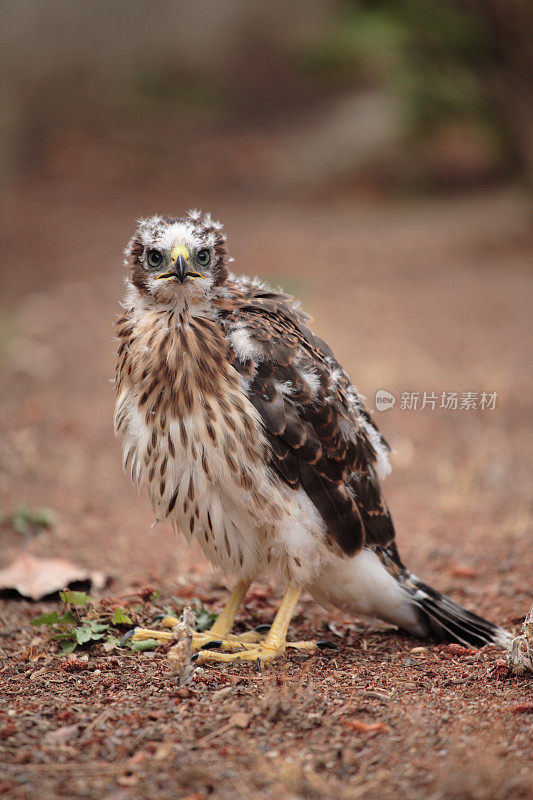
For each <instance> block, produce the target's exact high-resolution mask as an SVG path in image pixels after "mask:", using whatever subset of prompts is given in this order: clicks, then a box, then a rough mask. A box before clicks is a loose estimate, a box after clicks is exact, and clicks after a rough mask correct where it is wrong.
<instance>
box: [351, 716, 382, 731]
mask: <svg viewBox="0 0 533 800" xmlns="http://www.w3.org/2000/svg"><path fill="white" fill-rule="evenodd" d="M346 727H347V728H350V730H352V731H358V732H359V733H372V732H373V731H379V732H381V731H386V730H387V726H386V725H385V723H384V722H362V721H361V720H358V719H352V720H350V721H349V722H347V723H346Z"/></svg>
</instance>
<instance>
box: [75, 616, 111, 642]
mask: <svg viewBox="0 0 533 800" xmlns="http://www.w3.org/2000/svg"><path fill="white" fill-rule="evenodd" d="M108 628H109V625H107V623H102V622H98V621H97V620H93V619H90V620H86V621H85V622H84V624H83V625H81V626H79V627H77V628H74V636H75V637H76V641H77V642H78V644H87V642H97V641H98V640H99V639H103V638H104V636H105V632H106V631H107V630H108Z"/></svg>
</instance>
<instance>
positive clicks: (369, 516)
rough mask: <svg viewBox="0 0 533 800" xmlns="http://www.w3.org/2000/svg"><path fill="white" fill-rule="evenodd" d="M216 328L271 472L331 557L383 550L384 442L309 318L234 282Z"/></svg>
mask: <svg viewBox="0 0 533 800" xmlns="http://www.w3.org/2000/svg"><path fill="white" fill-rule="evenodd" d="M226 290H227V292H226V295H225V297H224V298H223V299H221V301H220V310H221V317H222V322H223V324H224V326H225V328H226V333H227V337H228V340H229V342H230V344H231V347H232V359H233V366H234V367H235V369H236V370H237V371H238V372H239V373H240V374H241V376H242V377H243V379H244V382H245V385H246V386H247V393H248V398H249V400H250V402H251V403H252V404H253V405H254V407H255V408H256V410H257V411H258V413H259V415H260V417H261V419H262V422H263V425H264V429H265V432H266V436H267V438H268V440H269V442H270V446H271V453H270V459H271V467H272V469H273V470H275V472H276V473H277V475H278V476H279V477H280V478H281V479H282V480H283V481H284V482H285V483H286V484H287V485H288V486H290V487H291V488H293V489H295V490H296V489H298V488H300V487H302V488H303V489H304V490H305V492H306V493H307V494H308V496H309V497H310V499H311V500H312V502H313V503H314V505H315V506H316V508H317V509H318V511H319V513H320V515H321V516H322V518H323V520H324V522H325V524H326V526H327V529H328V532H329V533H330V534H331V536H333V537H334V539H335V540H336V542H337V544H338V545H339V547H340V548H341V550H342V551H343V552H344V553H346V554H348V555H354V554H355V553H357V552H358V551H359V550H360V549H361V548H362V547H363V546H364V545H366V546H372V545H374V546H377V547H380V548H381V547H386V546H387V545H389V544H390V543H391V542H392V541H393V539H394V527H393V524H392V520H391V518H390V515H389V512H388V509H387V506H386V505H385V502H384V500H383V498H382V496H381V490H380V487H379V481H378V472H379V468H380V467H382V468H383V470H382V471H384V472H385V473H386V472H387V471H388V460H387V457H386V452H387V451H388V449H389V448H388V445H387V443H386V442H385V440H384V439H383V437H382V436H381V435H380V434H379V432H378V430H377V428H376V427H375V425H374V424H373V422H372V420H371V417H370V414H369V412H368V410H367V408H366V407H365V405H364V403H363V400H362V399H361V397H360V396H359V395H358V393H357V392H356V390H355V389H354V387H353V386H352V385H351V384H350V381H349V379H348V376H347V375H346V373H345V372H344V370H343V369H342V367H341V366H340V365H339V363H338V362H337V360H336V359H335V356H334V355H333V353H332V351H331V350H330V348H329V347H328V346H327V344H326V343H325V342H324V341H322V339H320V338H319V337H317V336H315V335H314V334H313V333H312V332H311V331H310V330H309V328H308V327H307V324H306V323H307V320H308V319H309V317H308V316H307V315H306V314H304V313H303V312H302V311H300V310H299V309H298V308H297V307H296V306H295V305H294V304H293V301H292V298H291V297H290V296H288V295H284V294H280V293H276V292H273V291H271V290H269V289H268V288H266V287H263V286H261V285H259V284H257V283H252V282H250V283H247V282H245V281H244V280H242V281H234V282H232V283H230V284H229V285H228V284H226Z"/></svg>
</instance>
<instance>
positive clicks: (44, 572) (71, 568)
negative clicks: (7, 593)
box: [0, 553, 106, 600]
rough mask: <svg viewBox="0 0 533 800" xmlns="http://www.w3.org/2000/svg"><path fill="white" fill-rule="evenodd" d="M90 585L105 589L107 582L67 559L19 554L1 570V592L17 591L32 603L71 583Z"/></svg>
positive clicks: (102, 576) (97, 574) (98, 573)
mask: <svg viewBox="0 0 533 800" xmlns="http://www.w3.org/2000/svg"><path fill="white" fill-rule="evenodd" d="M87 581H88V582H89V583H90V584H91V585H92V587H93V588H94V589H103V587H104V586H105V583H106V578H105V576H104V575H103V573H101V572H98V571H96V570H95V571H89V570H86V569H84V568H83V567H78V566H76V564H73V563H72V561H67V560H66V559H64V558H39V557H38V556H33V555H31V554H30V553H19V555H18V556H17V557H16V558H15V559H14V560H13V561H12V562H11V564H9V566H7V567H6V568H5V569H2V570H0V591H2V590H7V589H11V590H15V591H17V592H18V593H19V594H20V595H22V596H23V597H29V598H31V599H32V600H40V599H41V598H42V597H46V595H48V594H53V593H54V592H58V591H60V590H61V589H65V587H67V586H69V584H71V583H77V582H87Z"/></svg>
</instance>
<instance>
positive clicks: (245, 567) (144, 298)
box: [115, 211, 509, 663]
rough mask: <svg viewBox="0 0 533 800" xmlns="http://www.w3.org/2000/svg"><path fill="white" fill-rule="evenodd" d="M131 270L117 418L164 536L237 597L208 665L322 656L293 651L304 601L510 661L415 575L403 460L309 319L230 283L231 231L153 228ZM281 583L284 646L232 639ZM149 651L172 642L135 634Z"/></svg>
mask: <svg viewBox="0 0 533 800" xmlns="http://www.w3.org/2000/svg"><path fill="white" fill-rule="evenodd" d="M125 254H126V258H125V264H126V266H127V268H128V272H129V275H128V278H127V294H126V299H125V302H124V304H123V307H124V313H123V314H122V316H121V317H120V318H119V320H118V322H117V334H118V341H119V348H118V356H117V367H116V408H115V428H116V431H117V432H118V433H119V434H121V436H122V438H123V463H124V467H125V469H127V470H128V471H129V472H130V474H131V477H132V480H133V482H134V483H135V484H136V485H138V486H139V487H141V486H142V487H145V488H146V489H147V491H148V495H149V497H150V500H151V504H152V508H153V510H154V513H155V516H156V519H157V520H163V519H169V520H170V522H171V523H172V525H173V526H174V527H175V529H176V530H178V531H179V532H181V533H182V534H184V536H185V537H186V538H188V539H189V540H193V539H194V540H196V541H197V542H198V543H199V544H200V546H201V548H202V550H203V552H204V553H205V555H206V556H207V558H208V559H210V561H211V562H212V563H213V564H214V565H215V566H217V567H219V568H220V569H222V570H223V571H224V572H225V573H229V574H232V575H234V576H235V580H236V584H235V588H234V589H233V592H232V594H231V596H230V598H229V601H228V604H227V605H226V607H225V609H224V610H223V612H222V613H221V614H220V615H219V617H218V619H217V620H216V622H215V624H214V625H213V627H212V629H211V630H210V631H208V632H206V633H194V634H193V647H194V648H195V649H196V650H200V651H201V652H200V653H199V660H200V661H207V660H212V661H223V662H229V661H233V660H235V659H237V658H240V659H242V660H253V661H255V660H257V659H258V660H259V663H265V662H268V661H271V660H272V659H274V658H276V657H277V656H278V655H280V654H282V653H283V652H284V650H285V648H286V647H287V646H292V647H297V648H300V649H302V650H306V651H313V650H314V648H315V647H316V642H312V641H310V642H287V640H286V635H287V630H288V626H289V623H290V619H291V616H292V614H293V612H294V609H295V607H296V604H297V603H298V600H299V597H300V594H301V592H302V591H303V590H307V591H309V592H310V593H311V595H312V596H313V597H314V598H315V599H316V600H317V601H318V602H319V603H321V604H322V605H323V606H325V607H328V606H329V607H331V606H335V607H337V608H340V609H343V610H344V611H346V612H350V613H353V614H356V615H358V616H366V617H373V618H376V617H377V618H380V619H382V620H385V621H386V622H388V623H392V624H394V625H397V626H398V627H400V628H401V629H403V630H405V631H408V632H409V633H411V634H414V635H415V636H420V637H424V636H428V635H433V636H435V637H436V638H437V639H441V640H452V641H456V642H460V643H461V644H464V645H473V646H482V645H484V644H486V643H493V644H498V645H501V646H506V645H507V644H508V641H509V634H508V633H507V632H506V631H504V630H503V629H501V628H499V627H497V626H496V625H493V624H492V623H490V622H487V621H486V620H484V619H482V618H481V617H479V616H477V615H476V614H473V613H471V612H470V611H467V610H465V609H464V608H462V607H461V606H459V605H458V604H456V603H455V602H453V601H452V600H450V599H449V598H447V597H444V596H443V595H441V594H440V593H439V592H438V591H436V590H435V589H432V588H431V587H429V586H427V585H426V584H424V583H422V582H421V581H420V580H418V578H417V577H415V576H414V575H413V574H412V573H410V572H409V571H408V570H407V569H406V568H405V567H404V565H403V563H402V561H401V559H400V556H399V554H398V550H397V547H396V544H395V533H394V526H393V523H392V519H391V516H390V514H389V510H388V508H387V505H386V503H385V501H384V499H383V496H382V494H381V488H380V480H382V479H383V478H385V476H386V475H387V474H388V472H389V471H390V465H389V459H388V451H389V448H388V445H387V443H386V441H385V439H384V438H383V436H382V435H381V434H380V433H379V431H378V429H377V427H376V425H375V423H374V422H373V420H372V417H371V415H370V412H369V411H368V409H367V407H366V406H365V403H364V400H363V398H362V397H361V395H360V394H358V392H357V390H356V389H355V388H354V386H353V385H352V384H351V382H350V380H349V378H348V376H347V374H346V372H345V371H344V370H343V368H342V367H341V366H340V364H339V363H338V361H337V360H336V358H335V356H334V354H333V352H332V351H331V349H330V348H329V347H328V345H327V344H326V343H325V342H324V341H323V340H322V339H320V338H319V337H318V336H317V335H316V334H314V333H313V332H312V331H311V329H310V328H309V325H308V323H309V316H308V315H307V314H305V313H304V312H303V311H302V310H301V309H300V307H299V305H298V303H297V302H295V301H294V299H293V298H292V297H290V296H289V295H287V294H283V293H281V292H277V291H273V290H272V289H270V288H269V287H268V286H266V285H265V284H263V283H261V282H260V281H258V280H251V279H249V278H247V277H236V276H235V275H233V274H231V273H230V272H229V268H228V267H229V264H230V262H231V260H232V259H230V258H228V253H227V248H226V237H225V235H224V234H223V233H222V226H221V224H220V223H218V222H215V221H214V220H213V219H212V218H211V216H210V215H209V214H204V213H201V212H199V211H190V212H189V213H188V214H187V215H185V216H183V217H168V216H153V217H151V218H149V219H145V220H142V221H141V222H140V225H139V227H138V229H137V231H136V232H135V234H134V236H133V237H132V238H131V240H130V242H129V244H128V246H127V248H126V251H125ZM265 572H270V573H273V574H274V575H275V576H276V577H277V578H278V579H279V580H281V581H283V583H284V584H286V587H287V588H286V591H285V594H284V597H283V600H282V602H281V605H280V607H279V610H278V612H277V614H276V616H275V618H274V621H273V623H272V626H271V627H270V630H269V632H268V634H267V635H266V636H264V637H262V636H261V635H260V634H259V633H258V632H255V631H250V632H248V633H245V634H241V635H239V636H238V635H235V634H232V633H231V628H232V624H233V621H234V618H235V614H236V612H237V609H238V607H239V605H240V603H241V601H242V600H243V598H244V596H245V594H246V592H247V590H248V587H249V586H250V583H251V582H252V581H254V580H256V579H257V578H258V577H259V576H260V575H262V574H263V573H265ZM175 622H176V620H175V619H173V618H170V619H168V620H166V624H168V625H170V626H172V625H174V624H175ZM146 636H150V637H151V636H156V637H157V638H163V637H164V636H167V637H168V636H170V634H169V633H168V632H164V631H160V632H159V633H158V632H153V631H148V630H146V629H141V630H139V629H138V630H137V631H136V632H135V634H134V638H144V637H146ZM214 646H217V647H219V650H217V651H215V650H214V649H212V648H213V647H214ZM202 648H203V649H202Z"/></svg>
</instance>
